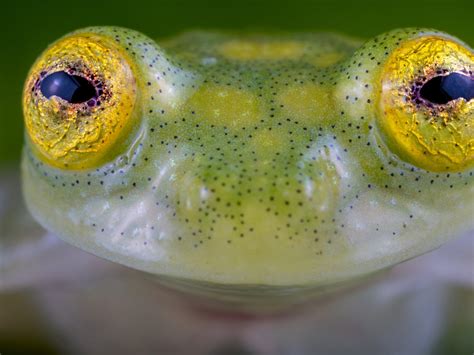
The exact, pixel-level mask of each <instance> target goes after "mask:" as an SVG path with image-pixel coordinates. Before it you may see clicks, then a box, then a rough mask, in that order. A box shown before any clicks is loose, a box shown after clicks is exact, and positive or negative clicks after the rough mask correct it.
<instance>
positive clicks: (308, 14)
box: [0, 0, 474, 166]
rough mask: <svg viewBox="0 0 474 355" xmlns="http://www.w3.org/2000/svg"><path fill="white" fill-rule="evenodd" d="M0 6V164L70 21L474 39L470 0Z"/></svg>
mask: <svg viewBox="0 0 474 355" xmlns="http://www.w3.org/2000/svg"><path fill="white" fill-rule="evenodd" d="M0 11H1V14H0V20H1V21H0V27H1V39H2V41H1V43H2V49H1V54H2V55H1V56H0V68H1V69H0V70H1V72H0V73H1V79H0V110H1V111H0V119H1V122H2V124H1V128H0V166H2V165H6V164H9V165H11V164H15V162H16V161H17V160H18V158H19V154H20V150H21V144H22V129H23V128H22V114H21V103H20V102H21V90H22V85H23V81H24V79H25V76H26V74H27V72H28V69H29V67H30V65H31V64H32V63H33V61H34V60H35V58H36V57H37V56H38V55H39V53H40V52H41V51H42V50H43V49H44V48H45V47H46V46H47V45H48V44H49V43H50V42H52V41H54V40H55V39H57V38H58V37H60V36H62V35H63V34H65V33H67V32H69V31H72V30H74V29H76V28H80V27H84V26H90V25H119V26H125V27H130V28H133V29H136V30H139V31H142V32H144V33H146V34H147V35H149V36H151V37H154V38H158V37H160V36H169V35H172V34H174V33H176V32H181V31H184V30H186V29H192V28H226V29H236V28H237V29H239V28H245V29H252V28H256V29H264V28H270V29H286V30H333V31H338V32H344V33H348V34H351V35H354V36H362V37H371V36H374V35H376V34H378V33H380V32H383V31H386V30H390V29H392V28H396V27H404V26H425V27H434V28H437V29H440V30H444V31H447V32H449V33H451V34H453V35H456V36H458V37H460V38H461V39H463V40H464V41H466V42H467V43H468V44H470V45H471V46H472V45H473V44H474V30H473V23H472V14H473V13H474V1H473V0H453V1H446V0H431V1H426V0H419V1H413V0H397V1H382V0H379V1H374V0H372V1H371V0H359V1H352V0H332V1H331V0H290V1H289V0H265V1H263V0H262V1H259V0H239V1H226V0H200V1H185V0H155V1H153V2H150V1H140V0H115V1H111V2H104V1H89V0H82V1H65V0H62V1H61V0H54V1H32V2H27V1H6V2H4V3H3V4H2V7H1V9H0Z"/></svg>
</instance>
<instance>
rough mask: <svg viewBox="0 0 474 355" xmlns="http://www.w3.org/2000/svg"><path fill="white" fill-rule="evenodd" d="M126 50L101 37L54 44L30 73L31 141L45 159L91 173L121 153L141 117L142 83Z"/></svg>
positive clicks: (27, 114)
mask: <svg viewBox="0 0 474 355" xmlns="http://www.w3.org/2000/svg"><path fill="white" fill-rule="evenodd" d="M133 72H134V70H133V68H132V65H131V64H130V60H129V59H128V56H127V54H126V53H125V51H124V50H123V49H122V48H121V47H119V46H118V45H116V44H115V43H114V42H113V41H112V40H110V39H109V38H107V37H105V36H101V35H98V34H92V33H91V34H87V33H82V34H76V35H71V36H68V37H65V38H63V39H61V40H59V41H58V42H56V43H54V44H53V45H52V46H50V47H49V48H48V49H47V50H46V51H45V52H44V53H43V54H42V55H41V56H40V58H39V59H38V60H37V61H36V63H35V64H34V65H33V67H32V69H31V70H30V73H29V76H28V79H27V81H26V83H25V88H24V93H23V111H24V119H25V125H26V131H27V135H28V138H29V139H28V140H29V142H30V143H31V144H30V146H31V148H32V150H33V151H34V152H35V153H36V155H37V156H38V158H40V159H41V160H42V161H44V162H46V163H48V164H50V165H52V166H55V167H58V168H62V169H71V170H79V169H87V168H92V167H95V166H98V165H100V164H102V163H104V162H106V161H108V160H110V159H111V158H112V157H113V155H114V154H118V152H119V151H120V146H121V143H123V142H124V141H125V140H126V138H127V136H128V135H129V133H130V130H131V129H132V128H133V126H134V125H133V122H134V120H136V119H137V117H138V113H137V105H136V101H137V84H136V81H135V78H134V75H133Z"/></svg>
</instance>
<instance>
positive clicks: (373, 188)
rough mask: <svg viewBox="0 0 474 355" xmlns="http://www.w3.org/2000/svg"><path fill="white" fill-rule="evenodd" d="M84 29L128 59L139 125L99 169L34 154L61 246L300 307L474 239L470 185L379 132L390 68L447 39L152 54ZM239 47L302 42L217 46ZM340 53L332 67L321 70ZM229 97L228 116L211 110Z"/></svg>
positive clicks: (187, 37) (26, 164) (45, 208)
mask: <svg viewBox="0 0 474 355" xmlns="http://www.w3.org/2000/svg"><path fill="white" fill-rule="evenodd" d="M82 31H85V32H96V33H100V34H102V35H105V36H111V37H112V38H116V39H117V42H118V43H119V44H120V45H122V46H124V47H126V48H127V51H128V53H129V55H130V58H131V59H132V60H133V61H134V64H135V66H136V68H137V70H136V72H135V73H134V74H135V77H136V80H137V83H138V87H139V92H140V94H139V105H140V108H141V113H142V114H141V120H140V122H139V124H137V127H136V129H134V130H133V132H132V133H131V134H130V137H129V139H128V140H127V141H126V142H124V143H123V144H122V145H121V146H120V147H117V149H116V151H118V152H119V154H116V153H114V155H113V156H111V157H110V163H108V164H105V165H103V166H100V167H98V168H97V169H90V170H84V171H65V170H61V169H57V168H52V167H49V166H47V165H46V164H44V163H42V162H41V161H40V160H38V158H37V157H35V155H34V154H33V153H32V151H31V149H30V146H29V144H30V143H28V142H27V144H26V146H25V149H24V155H23V163H22V173H23V190H24V196H25V198H26V201H27V205H28V207H29V209H30V211H31V213H32V214H33V215H34V217H35V218H36V219H37V220H38V221H39V222H40V223H41V224H42V225H43V226H44V227H46V228H47V229H48V230H50V231H52V232H54V233H56V234H57V235H58V236H59V237H61V238H62V239H64V240H66V241H67V242H69V243H71V244H73V245H76V246H78V247H79V248H82V249H84V250H86V251H88V252H91V253H93V254H95V255H98V256H101V257H103V258H106V259H109V260H112V261H115V262H117V263H121V264H124V265H127V266H130V267H132V268H136V269H139V270H143V271H146V272H149V273H152V274H155V275H158V276H160V278H161V279H162V280H167V281H168V282H169V283H171V284H174V285H175V286H178V287H183V288H185V289H187V290H194V291H203V290H204V292H205V293H206V294H213V295H214V296H216V297H220V296H222V295H224V294H226V293H227V292H230V293H233V294H238V295H242V294H246V293H253V294H255V295H265V296H269V295H271V294H275V295H282V294H283V295H287V294H290V295H293V296H294V297H297V295H299V294H302V293H303V291H304V290H308V289H311V290H319V289H321V288H322V287H325V286H328V285H334V284H337V283H340V282H343V281H348V280H353V279H357V278H359V277H362V276H365V275H368V274H371V273H374V272H376V271H378V270H381V269H384V268H387V267H389V266H392V265H394V264H396V263H399V262H401V261H404V260H407V259H409V258H412V257H414V256H417V255H419V254H422V253H425V252H427V251H429V250H432V249H434V248H436V247H438V246H439V245H441V244H442V243H443V242H445V241H447V240H448V239H450V238H452V237H454V236H457V235H459V234H461V233H464V232H467V231H470V230H472V229H473V227H474V221H473V219H472V214H473V210H474V206H473V195H474V190H473V186H474V185H473V184H472V179H473V178H472V172H469V171H464V172H459V173H433V172H429V171H426V170H423V169H419V168H417V167H416V166H413V165H411V164H409V163H406V162H404V161H402V160H401V159H399V158H398V157H397V156H396V155H395V154H393V153H391V152H390V150H389V149H388V148H387V147H386V145H385V142H384V138H383V137H382V135H381V134H380V132H379V129H378V127H377V120H378V119H380V117H378V110H377V94H378V92H379V90H380V87H379V82H380V72H381V70H382V69H383V64H384V61H385V60H386V58H387V57H388V55H389V54H390V53H391V52H392V51H393V50H394V49H395V48H396V47H397V46H398V45H399V43H401V42H403V41H406V40H410V39H413V38H417V37H420V36H424V35H431V34H438V35H441V36H445V37H447V38H451V39H453V38H452V37H450V36H448V35H446V34H444V33H440V32H436V31H433V30H426V29H401V30H395V31H392V32H389V33H387V34H383V35H381V36H379V37H377V38H376V39H373V40H370V41H368V42H366V43H365V44H362V43H359V42H358V41H356V40H354V39H350V38H347V37H344V36H340V35H335V34H319V33H317V34H310V33H308V34H278V35H277V36H275V35H271V34H226V33H219V32H190V33H186V34H183V35H180V36H178V37H175V38H173V39H170V40H167V41H163V42H160V43H159V44H157V43H155V42H154V41H152V40H151V39H149V38H148V37H145V36H144V35H142V34H140V33H137V32H135V31H131V30H126V29H121V28H111V27H94V28H88V29H85V30H81V31H78V32H75V34H77V33H81V32H82ZM237 39H240V40H245V41H250V42H252V41H255V40H257V39H258V40H259V41H268V43H278V42H279V41H299V42H301V43H303V44H304V54H303V55H301V56H299V57H298V58H296V59H295V58H280V60H276V59H274V58H262V59H260V60H242V59H232V58H225V57H224V56H223V55H222V51H220V50H218V48H222V45H223V44H225V43H226V42H228V41H235V40H237ZM455 40H456V39H455ZM457 41H458V40H457ZM333 53H339V55H342V57H341V59H340V60H339V61H338V62H337V63H335V64H334V65H330V66H324V67H318V64H317V63H319V62H318V60H320V59H321V58H322V57H323V58H324V57H325V56H327V55H332V54H333ZM308 87H311V89H310V90H309V91H308V90H307V89H306V88H308ZM160 89H162V90H161V91H160ZM219 90H227V91H226V92H227V94H228V95H227V98H230V100H227V101H226V104H225V105H221V102H220V101H219V102H217V103H216V101H215V100H209V102H206V101H205V99H206V97H209V96H212V95H213V93H214V94H215V95H216V96H218V91H219ZM305 90H306V91H305ZM295 93H296V94H295ZM315 93H316V94H318V95H316V97H314V96H315V95H311V94H315ZM242 95H243V96H242ZM216 96H214V97H216ZM242 97H244V99H242ZM248 97H250V98H251V102H250V103H249V101H248V100H247V101H246V100H245V98H248ZM219 105H220V106H219ZM215 110H219V111H218V113H216V111H215ZM214 113H216V115H218V117H219V119H216V118H215V117H217V116H213V115H214ZM211 116H212V117H211ZM239 297H240V296H239Z"/></svg>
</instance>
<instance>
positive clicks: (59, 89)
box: [40, 71, 97, 104]
mask: <svg viewBox="0 0 474 355" xmlns="http://www.w3.org/2000/svg"><path fill="white" fill-rule="evenodd" d="M40 90H41V93H42V94H43V95H44V96H45V97H46V98H48V99H49V98H50V97H51V96H58V97H60V98H61V99H63V100H66V101H67V102H69V103H71V104H78V103H83V102H87V101H88V100H90V99H92V98H95V97H96V96H97V91H96V89H95V87H94V85H93V84H92V83H91V82H90V81H88V80H87V79H85V78H83V77H82V76H78V75H70V74H68V73H66V72H64V71H58V72H55V73H52V74H50V75H48V76H46V77H45V78H44V79H43V80H42V81H41V85H40Z"/></svg>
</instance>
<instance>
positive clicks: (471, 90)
mask: <svg viewBox="0 0 474 355" xmlns="http://www.w3.org/2000/svg"><path fill="white" fill-rule="evenodd" d="M420 96H421V97H422V98H423V99H425V100H427V101H430V102H432V103H434V104H446V103H448V102H449V101H451V100H456V99H459V98H461V97H462V98H464V99H466V100H471V99H472V98H474V79H473V78H471V77H469V76H466V75H462V74H459V73H451V74H449V75H445V76H435V77H434V78H433V79H431V80H428V81H427V82H426V83H425V85H423V87H422V88H421V90H420Z"/></svg>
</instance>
